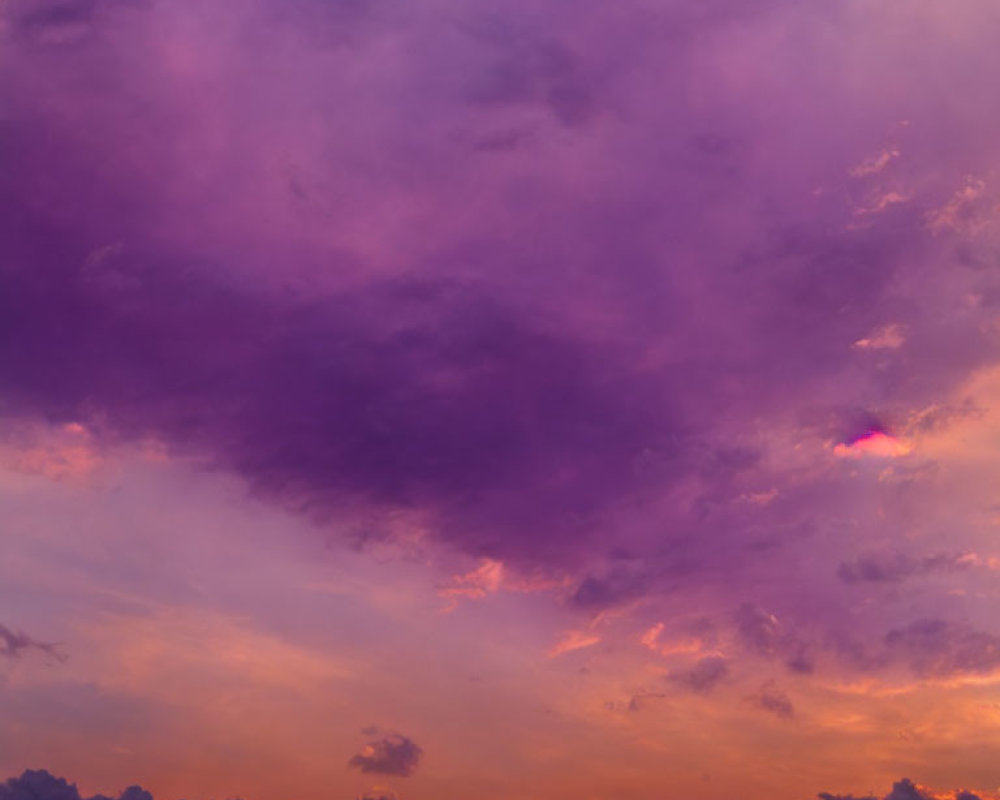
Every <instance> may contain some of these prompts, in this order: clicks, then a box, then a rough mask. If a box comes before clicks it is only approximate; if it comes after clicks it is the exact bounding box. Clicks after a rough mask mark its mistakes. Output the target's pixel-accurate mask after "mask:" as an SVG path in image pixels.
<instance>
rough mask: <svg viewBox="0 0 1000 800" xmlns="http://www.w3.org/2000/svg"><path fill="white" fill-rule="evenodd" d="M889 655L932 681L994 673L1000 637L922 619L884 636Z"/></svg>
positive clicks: (998, 661)
mask: <svg viewBox="0 0 1000 800" xmlns="http://www.w3.org/2000/svg"><path fill="white" fill-rule="evenodd" d="M885 644H886V646H887V647H888V649H889V651H890V652H891V653H892V654H893V655H895V656H897V657H899V658H902V659H904V660H905V661H906V662H907V663H909V665H910V666H911V667H912V669H913V670H914V671H915V672H916V673H918V674H920V675H926V676H932V677H948V676H951V675H960V674H963V673H964V674H970V673H971V674H975V673H987V672H993V671H994V670H996V669H997V668H998V667H1000V636H997V635H995V634H992V633H987V632H985V631H979V630H975V629H974V628H972V627H970V626H969V625H968V624H966V623H960V622H951V621H948V620H943V619H921V620H917V621H916V622H912V623H910V624H909V625H907V626H905V627H903V628H896V629H893V630H891V631H889V632H888V633H887V634H886V636H885Z"/></svg>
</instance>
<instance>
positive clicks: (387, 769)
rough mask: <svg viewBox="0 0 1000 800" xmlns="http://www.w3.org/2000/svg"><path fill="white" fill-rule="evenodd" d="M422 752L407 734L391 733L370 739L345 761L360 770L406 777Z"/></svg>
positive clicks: (412, 769)
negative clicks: (359, 750)
mask: <svg viewBox="0 0 1000 800" xmlns="http://www.w3.org/2000/svg"><path fill="white" fill-rule="evenodd" d="M423 753H424V751H423V749H422V748H421V747H420V746H419V745H418V744H417V743H416V742H414V741H413V740H412V739H410V738H409V737H408V736H403V735H402V734H399V733H392V734H388V735H386V736H382V737H380V738H378V739H372V740H371V741H370V742H368V744H366V745H365V746H364V747H362V748H361V752H360V753H357V754H356V755H354V756H352V757H351V759H350V760H349V761H348V762H347V763H348V765H349V766H352V767H357V768H358V769H360V770H361V771H362V772H369V773H375V774H378V775H399V776H401V777H406V776H407V775H410V774H411V773H412V772H413V771H414V770H415V769H416V768H417V765H418V764H419V763H420V758H421V756H423Z"/></svg>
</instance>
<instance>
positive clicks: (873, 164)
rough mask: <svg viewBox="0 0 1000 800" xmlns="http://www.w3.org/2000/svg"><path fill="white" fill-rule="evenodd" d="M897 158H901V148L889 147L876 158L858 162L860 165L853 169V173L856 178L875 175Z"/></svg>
mask: <svg viewBox="0 0 1000 800" xmlns="http://www.w3.org/2000/svg"><path fill="white" fill-rule="evenodd" d="M895 158H899V150H897V149H896V148H895V147H892V148H887V149H885V150H883V151H882V152H881V153H879V154H878V155H877V156H875V157H874V158H869V159H868V160H867V161H862V162H861V163H860V164H858V166H856V167H854V169H852V170H851V175H852V176H853V177H855V178H863V177H865V176H866V175H874V174H875V173H878V172H881V171H882V170H884V169H885V168H886V167H887V166H889V164H890V163H891V162H892V161H893V159H895Z"/></svg>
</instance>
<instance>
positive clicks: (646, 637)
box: [639, 622, 663, 650]
mask: <svg viewBox="0 0 1000 800" xmlns="http://www.w3.org/2000/svg"><path fill="white" fill-rule="evenodd" d="M661 633H663V623H662V622H657V623H656V624H655V625H654V626H653V627H652V628H650V629H649V630H648V631H646V632H645V633H644V634H643V635H642V638H641V639H640V640H639V641H640V642H642V644H643V645H645V646H646V647H648V648H649V649H650V650H655V649H656V640H657V639H659V638H660V634H661Z"/></svg>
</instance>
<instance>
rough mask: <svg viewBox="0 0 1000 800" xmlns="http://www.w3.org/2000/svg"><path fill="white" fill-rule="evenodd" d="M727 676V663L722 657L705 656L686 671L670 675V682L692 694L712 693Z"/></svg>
mask: <svg viewBox="0 0 1000 800" xmlns="http://www.w3.org/2000/svg"><path fill="white" fill-rule="evenodd" d="M728 675H729V662H728V661H727V660H726V659H725V658H723V657H722V656H706V657H705V658H701V659H699V660H698V661H697V662H695V664H694V666H692V667H690V668H689V669H686V670H679V671H675V672H671V673H670V680H671V681H673V682H674V683H676V684H678V685H680V686H683V687H684V688H685V689H690V690H691V691H692V692H699V693H706V692H710V691H712V689H714V688H715V687H716V686H717V685H718V684H719V683H721V682H722V681H723V680H725V679H726V677H728Z"/></svg>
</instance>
